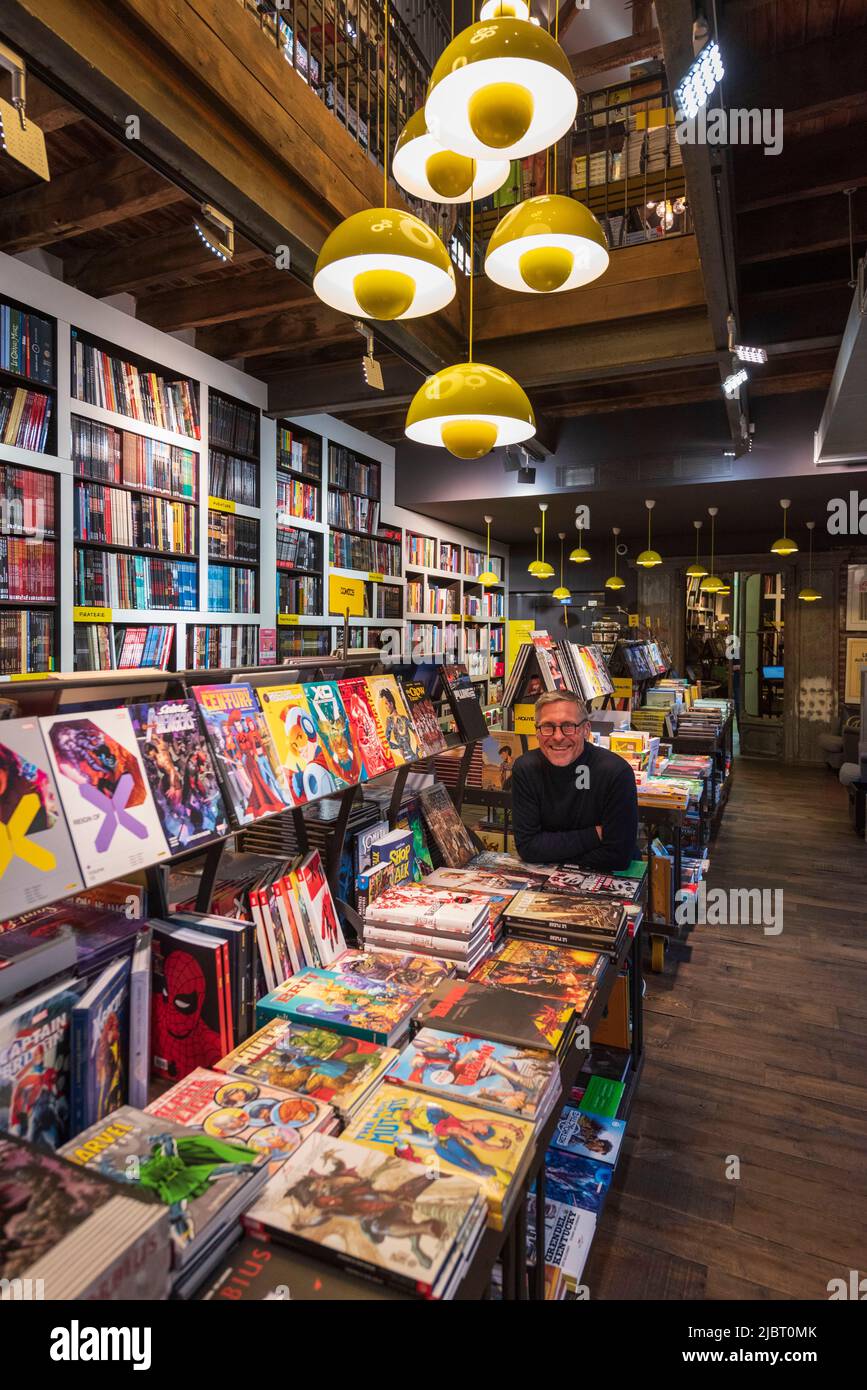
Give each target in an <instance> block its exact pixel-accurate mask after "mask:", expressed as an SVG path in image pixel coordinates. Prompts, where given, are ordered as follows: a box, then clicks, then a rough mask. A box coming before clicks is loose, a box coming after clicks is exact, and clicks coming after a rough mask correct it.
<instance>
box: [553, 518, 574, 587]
mask: <svg viewBox="0 0 867 1390" xmlns="http://www.w3.org/2000/svg"><path fill="white" fill-rule="evenodd" d="M557 534H558V536H559V537H560V583H559V585H558V587H557V588H556V589H555V590H554V591H553V593H552V594H551V597H552V598H555V599H557V600H559V602H560V603H571V602H572V593H571V590H569V589H567V588H566V586H565V584H564V583H563V565H564V563H565V561H564V558H563V557H564V555H565V546H564V542H565V540H566V532H565V531H558V532H557Z"/></svg>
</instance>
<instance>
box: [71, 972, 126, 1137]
mask: <svg viewBox="0 0 867 1390" xmlns="http://www.w3.org/2000/svg"><path fill="white" fill-rule="evenodd" d="M131 964H132V962H131V960H130V959H129V958H125V959H123V960H119V961H115V962H114V964H113V965H108V966H106V968H105V970H103V972H102V974H101V975H100V976H99V978H98V979H96V980H94V982H93V984H92V985H91V987H90V989H89V990H87V992H86V993H85V994H83V995H82V996H81V998H80V999H79V1001H78V1003H77V1004H76V1005H75V1007H74V1009H73V1010H72V1129H71V1133H72V1134H78V1132H79V1130H82V1129H85V1128H86V1127H87V1125H92V1124H94V1123H95V1122H96V1121H97V1120H102V1119H104V1118H105V1116H106V1115H109V1114H110V1113H111V1111H112V1110H116V1109H117V1107H118V1106H119V1105H123V1103H124V1101H125V1100H126V1099H127V1077H128V1075H129V1042H130V967H131Z"/></svg>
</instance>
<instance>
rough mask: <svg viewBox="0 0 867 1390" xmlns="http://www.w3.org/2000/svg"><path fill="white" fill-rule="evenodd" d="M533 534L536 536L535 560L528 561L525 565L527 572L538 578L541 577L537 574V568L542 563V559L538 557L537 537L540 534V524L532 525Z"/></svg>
mask: <svg viewBox="0 0 867 1390" xmlns="http://www.w3.org/2000/svg"><path fill="white" fill-rule="evenodd" d="M533 534H534V536H535V537H536V558H535V560H531V561H530V563H529V565H528V566H527V573H528V574H534V575H535V576H536V578H537V579H539V578H541V576H540V574H539V568H540V566H541V564H542V561H541V560H540V559H539V537H540V535H541V534H542V528H541V526H534V527H533Z"/></svg>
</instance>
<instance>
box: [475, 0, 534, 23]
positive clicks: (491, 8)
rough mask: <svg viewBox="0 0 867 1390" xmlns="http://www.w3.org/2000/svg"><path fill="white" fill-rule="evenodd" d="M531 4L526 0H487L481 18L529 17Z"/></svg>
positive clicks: (480, 14)
mask: <svg viewBox="0 0 867 1390" xmlns="http://www.w3.org/2000/svg"><path fill="white" fill-rule="evenodd" d="M529 18H530V6H529V5H527V4H526V3H525V0H485V3H484V5H483V6H482V8H481V9H480V10H479V19H529Z"/></svg>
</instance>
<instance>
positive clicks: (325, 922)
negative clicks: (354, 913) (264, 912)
mask: <svg viewBox="0 0 867 1390" xmlns="http://www.w3.org/2000/svg"><path fill="white" fill-rule="evenodd" d="M295 879H296V881H297V884H298V895H299V897H300V901H301V907H302V909H303V911H304V913H305V914H306V925H307V928H308V930H309V931H310V932H311V934H312V939H313V943H314V947H315V954H316V958H317V959H318V960H320V961H321V962H322V964H323V965H325V966H328V965H330V964H331V962H332V961H333V960H336V958H337V957H338V956H339V955H340V953H341V952H342V951H345V950H346V940H345V938H344V936H343V928H342V927H341V925H340V919H339V917H338V916H337V908H336V907H335V905H334V899H333V898H332V896H331V889H330V888H329V886H328V879H327V878H326V877H325V870H324V868H323V866H322V859H321V857H320V854H319V851H318V849H314V850H311V852H310V853H309V854H308V855H307V856H306V858H305V859H303V860H302V862H301V863H300V864H299V866H298V868H297V869H296V870H295Z"/></svg>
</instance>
